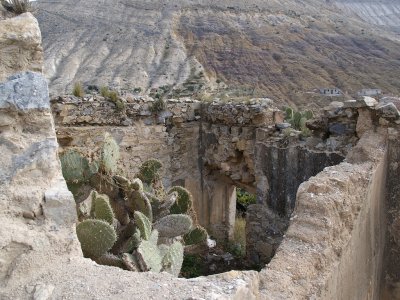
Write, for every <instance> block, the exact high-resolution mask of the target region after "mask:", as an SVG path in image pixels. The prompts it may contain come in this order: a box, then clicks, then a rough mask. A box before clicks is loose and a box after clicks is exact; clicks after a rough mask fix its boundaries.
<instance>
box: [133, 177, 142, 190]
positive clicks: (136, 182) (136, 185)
mask: <svg viewBox="0 0 400 300" xmlns="http://www.w3.org/2000/svg"><path fill="white" fill-rule="evenodd" d="M131 188H132V189H134V190H135V191H138V192H143V182H142V181H141V180H140V179H139V178H135V179H133V180H132V182H131Z"/></svg>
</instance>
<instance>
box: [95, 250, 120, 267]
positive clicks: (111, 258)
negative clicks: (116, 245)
mask: <svg viewBox="0 0 400 300" xmlns="http://www.w3.org/2000/svg"><path fill="white" fill-rule="evenodd" d="M95 262H96V263H98V264H99V265H104V266H111V267H118V268H124V263H123V261H122V259H121V258H120V257H118V256H116V255H114V254H111V253H106V254H104V255H102V256H100V257H97V258H96V259H95Z"/></svg>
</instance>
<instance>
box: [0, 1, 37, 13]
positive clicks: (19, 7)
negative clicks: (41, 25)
mask: <svg viewBox="0 0 400 300" xmlns="http://www.w3.org/2000/svg"><path fill="white" fill-rule="evenodd" d="M0 3H1V5H2V6H3V7H4V8H5V9H6V10H7V11H9V12H12V13H14V14H16V15H20V14H23V13H26V12H33V11H35V9H34V8H33V7H32V4H31V2H30V1H29V0H0Z"/></svg>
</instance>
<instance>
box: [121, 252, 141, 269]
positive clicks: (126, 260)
mask: <svg viewBox="0 0 400 300" xmlns="http://www.w3.org/2000/svg"><path fill="white" fill-rule="evenodd" d="M122 262H123V264H124V266H125V268H126V269H127V270H129V271H133V272H140V271H141V268H140V266H139V263H138V261H137V259H136V257H135V256H134V255H132V254H130V253H124V254H122Z"/></svg>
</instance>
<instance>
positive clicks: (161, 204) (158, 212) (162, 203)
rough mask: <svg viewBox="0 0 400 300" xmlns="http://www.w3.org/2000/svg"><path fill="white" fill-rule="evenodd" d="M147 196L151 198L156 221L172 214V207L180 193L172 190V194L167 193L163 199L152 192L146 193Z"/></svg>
mask: <svg viewBox="0 0 400 300" xmlns="http://www.w3.org/2000/svg"><path fill="white" fill-rule="evenodd" d="M146 196H147V197H148V198H149V200H150V203H151V208H152V211H153V222H154V221H156V220H158V219H161V218H162V217H165V216H166V215H169V214H170V208H171V206H172V205H173V204H174V203H175V201H176V199H177V198H178V193H177V192H172V193H171V194H167V195H165V196H164V197H163V199H162V200H161V199H160V198H158V197H156V196H154V195H152V194H151V193H146Z"/></svg>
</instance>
